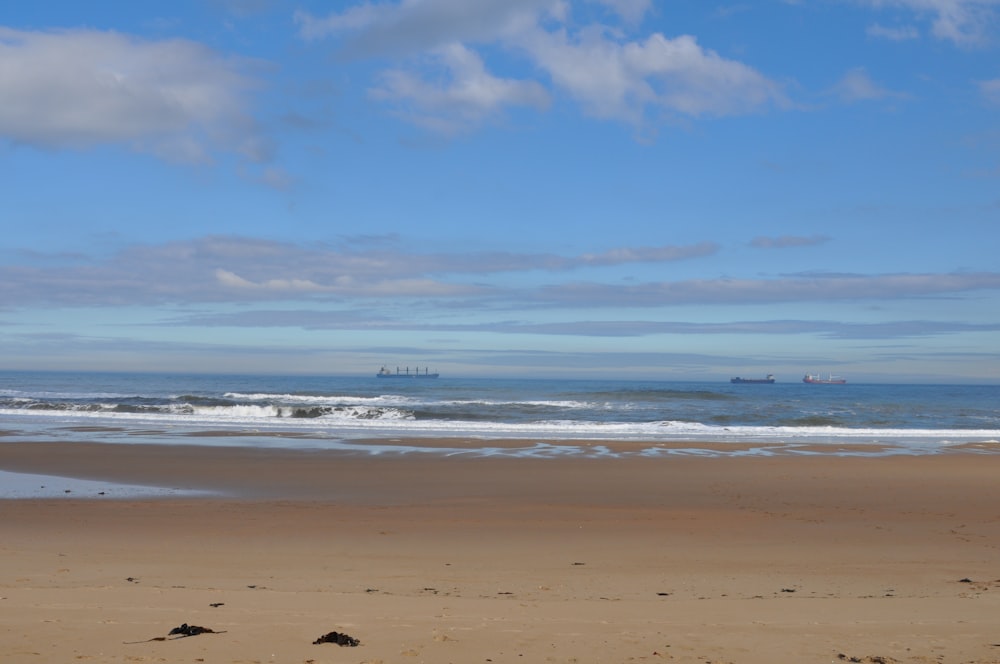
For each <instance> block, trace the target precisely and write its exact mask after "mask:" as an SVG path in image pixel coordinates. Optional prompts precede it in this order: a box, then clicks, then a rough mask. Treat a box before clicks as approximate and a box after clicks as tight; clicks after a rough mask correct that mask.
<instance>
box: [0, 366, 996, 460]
mask: <svg viewBox="0 0 1000 664" xmlns="http://www.w3.org/2000/svg"><path fill="white" fill-rule="evenodd" d="M442 438H444V439H449V440H455V441H459V440H461V445H460V446H459V445H456V446H455V447H454V448H450V447H448V446H447V445H446V446H444V447H441V446H440V445H439V444H438V445H437V446H436V447H435V449H437V450H438V451H445V452H448V451H455V450H459V449H461V450H462V451H463V453H468V451H469V449H470V444H471V447H472V448H475V449H479V450H480V451H481V452H482V453H489V454H494V453H499V452H498V450H497V449H496V448H493V447H491V446H490V445H489V444H488V441H490V440H495V439H518V440H524V441H528V442H530V443H531V445H530V447H528V448H525V449H529V450H531V451H532V453H536V454H565V453H572V450H574V449H583V448H574V447H573V446H567V445H565V444H563V445H559V442H560V441H564V442H565V441H623V440H627V441H639V442H645V443H648V445H647V446H646V447H645V452H644V453H655V452H656V443H657V442H662V443H677V442H691V443H692V444H693V445H692V449H696V448H698V445H697V444H698V443H709V442H711V443H723V444H725V443H733V444H734V443H740V444H744V445H740V448H739V449H740V450H741V453H745V451H746V445H745V444H746V443H759V444H762V445H768V446H773V445H785V446H806V445H808V446H810V448H811V449H816V448H817V447H820V448H823V446H826V449H829V450H830V452H831V453H839V452H838V450H839V449H840V447H839V446H844V445H855V446H857V445H868V444H874V445H881V446H889V447H892V448H893V449H894V450H895V451H896V452H897V453H899V452H902V453H935V452H938V451H941V450H943V449H947V448H948V447H951V446H956V445H962V446H966V447H968V446H973V447H977V449H981V450H983V451H1000V386H989V385H871V384H850V383H848V384H846V385H806V384H803V383H802V382H801V378H800V377H794V378H789V379H787V380H781V379H780V378H779V380H778V382H776V383H775V384H770V385H768V384H765V385H733V384H730V383H729V382H722V383H706V382H665V381H664V382H654V381H620V380H542V379H525V380H515V379H485V378H476V379H471V378H449V377H447V376H442V377H441V378H438V379H415V378H410V379H405V378H404V379H385V378H382V379H380V378H376V377H375V375H374V372H373V373H372V375H371V376H355V377H348V376H341V377H317V376H288V377H280V376H236V375H173V374H132V373H69V372H66V373H63V372H54V373H49V372H0V453H2V444H3V442H4V441H34V440H101V441H104V442H119V443H132V444H137V443H158V444H171V443H175V444H176V443H181V442H183V443H184V444H203V445H260V446H284V447H303V448H344V449H361V450H368V451H372V452H381V451H384V449H385V448H384V447H382V446H381V445H380V441H381V442H390V441H397V440H398V439H407V440H410V441H411V442H412V446H413V447H417V448H419V447H420V444H419V440H420V439H425V440H430V439H442ZM476 441H483V442H482V444H481V445H477V444H476ZM394 445H395V446H394V447H393V448H392V449H395V450H399V449H400V447H399V446H398V444H396V443H394ZM673 447H674V448H675V449H672V450H671V452H670V453H676V451H677V450H676V445H674V446H673ZM586 449H587V450H588V452H586V453H591V454H593V453H595V452H594V450H595V449H597V450H599V449H601V448H600V447H595V446H593V445H591V446H587V447H586ZM734 449H736V446H735V445H734Z"/></svg>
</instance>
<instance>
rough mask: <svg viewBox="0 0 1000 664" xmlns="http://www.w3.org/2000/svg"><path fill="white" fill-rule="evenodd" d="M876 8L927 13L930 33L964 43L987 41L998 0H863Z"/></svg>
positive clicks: (918, 14) (920, 16)
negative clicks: (895, 8) (896, 8)
mask: <svg viewBox="0 0 1000 664" xmlns="http://www.w3.org/2000/svg"><path fill="white" fill-rule="evenodd" d="M862 2H863V3H864V4H867V5H870V6H872V7H874V8H876V9H881V8H884V7H898V8H901V9H904V10H907V11H911V12H913V13H914V14H916V15H917V17H918V18H924V17H928V18H929V20H930V22H931V33H932V34H933V35H934V36H935V37H937V38H938V39H943V40H946V41H951V42H954V43H955V44H958V45H961V46H972V45H976V44H981V43H983V42H984V41H985V39H986V35H987V32H988V30H989V28H990V27H991V26H992V25H994V24H995V21H996V11H995V9H994V8H996V7H997V6H1000V1H998V0H862Z"/></svg>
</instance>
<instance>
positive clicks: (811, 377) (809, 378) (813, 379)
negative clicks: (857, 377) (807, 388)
mask: <svg viewBox="0 0 1000 664" xmlns="http://www.w3.org/2000/svg"><path fill="white" fill-rule="evenodd" d="M802 382H803V383H809V384H810V385H844V384H846V383H847V379H846V378H841V377H840V376H834V375H833V374H830V375H829V376H828V377H826V378H823V377H822V376H820V375H818V374H806V375H805V378H803V379H802Z"/></svg>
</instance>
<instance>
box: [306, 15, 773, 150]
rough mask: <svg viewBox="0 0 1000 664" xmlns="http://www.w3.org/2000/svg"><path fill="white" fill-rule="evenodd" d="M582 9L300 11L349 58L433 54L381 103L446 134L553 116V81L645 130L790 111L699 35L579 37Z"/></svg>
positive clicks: (602, 29)
mask: <svg viewBox="0 0 1000 664" xmlns="http://www.w3.org/2000/svg"><path fill="white" fill-rule="evenodd" d="M591 1H592V2H596V3H599V4H601V5H604V6H605V7H607V8H608V9H610V10H611V12H612V13H613V14H616V15H617V16H618V17H619V18H621V19H622V20H624V21H625V22H626V23H629V24H631V23H637V22H638V21H639V20H640V19H641V18H642V17H643V16H644V15H645V14H646V13H647V12H648V11H650V8H651V6H652V5H651V3H649V2H647V1H646V0H591ZM571 6H572V3H569V2H562V1H556V0H482V1H481V2H476V3H468V2H467V1H466V0H423V1H417V0H404V1H402V2H399V3H395V4H389V3H383V4H370V3H366V4H363V5H357V6H355V7H353V8H351V9H348V10H346V11H344V12H340V13H334V14H331V15H329V16H328V17H326V18H317V17H313V16H311V15H308V14H303V13H299V14H297V15H296V20H297V21H298V23H299V25H300V29H301V34H302V36H303V37H304V38H307V39H319V38H323V37H334V38H337V39H338V40H339V41H338V49H339V52H340V53H341V54H342V55H346V56H350V57H362V56H364V57H372V56H400V55H410V56H412V55H414V54H425V55H426V54H428V53H430V54H432V55H431V57H430V58H427V59H425V60H423V61H420V60H417V61H416V62H412V61H411V63H410V65H409V66H408V67H406V68H402V67H395V68H393V69H391V70H389V71H388V72H386V73H384V74H383V76H382V78H381V81H380V84H379V85H378V87H376V89H375V94H376V95H377V96H378V97H379V98H381V99H385V100H388V101H392V102H394V103H398V102H399V101H407V102H409V103H411V104H412V106H413V108H412V109H411V110H410V111H409V112H401V113H400V115H402V116H403V117H405V118H406V119H408V120H409V121H411V122H415V123H417V124H420V125H421V126H424V127H429V128H435V129H438V130H442V131H449V130H452V129H453V128H454V127H455V126H456V125H458V124H461V123H460V122H459V120H460V119H461V117H462V114H463V113H464V114H465V115H466V116H467V120H473V121H478V120H480V119H482V117H486V116H489V115H491V114H492V112H493V109H499V108H502V107H503V106H505V105H509V104H511V103H514V104H518V105H527V106H532V107H535V108H544V107H545V106H546V104H547V93H546V92H545V91H544V88H543V87H542V85H543V83H544V84H548V85H551V86H552V87H553V88H554V89H555V90H558V91H560V92H563V93H565V94H567V95H569V97H571V98H572V99H574V100H576V101H577V102H578V103H579V104H580V105H581V106H582V108H583V109H584V112H585V113H587V114H589V115H591V116H594V117H597V118H601V119H608V120H615V121H621V122H626V123H629V124H632V125H634V126H644V125H647V124H649V123H650V121H651V120H652V121H654V122H655V121H657V120H659V119H661V118H660V116H663V115H666V116H677V115H680V116H688V117H698V116H703V115H717V116H722V115H735V114H743V113H750V112H754V111H757V110H760V109H763V108H766V107H767V106H769V105H771V104H777V105H784V104H786V103H787V102H786V100H785V97H784V94H783V92H782V90H781V86H780V85H779V84H777V83H776V82H774V81H772V80H770V79H768V78H767V77H765V76H764V75H763V74H761V73H760V72H758V71H756V70H755V69H753V68H752V67H749V66H747V65H745V64H743V63H740V62H738V61H735V60H731V59H727V58H724V57H722V56H720V55H719V54H718V53H716V52H714V51H712V50H709V49H706V48H703V47H701V46H700V45H699V44H698V43H697V40H696V39H695V38H694V37H693V36H690V35H681V36H678V37H675V38H669V37H666V36H664V35H663V34H660V33H653V34H651V35H648V36H646V37H643V38H634V39H633V38H627V37H625V36H624V34H625V27H624V26H617V25H601V24H589V25H584V26H583V27H580V28H576V27H574V28H572V29H571V28H570V27H569V26H570V25H575V24H572V22H571V21H570V20H569V17H570V11H569V9H570V7H571ZM480 46H482V47H484V48H483V49H480V50H474V49H479V47H480ZM492 46H498V47H499V48H500V49H501V50H502V52H504V53H506V54H509V55H514V56H519V57H521V58H522V59H524V60H525V61H526V62H527V63H528V64H529V65H531V66H532V67H533V68H534V70H535V71H537V72H539V73H540V74H542V77H541V78H540V79H539V80H538V81H537V82H536V81H526V80H513V79H509V78H504V77H500V76H497V75H495V74H493V73H491V71H490V70H491V64H492V63H491V62H487V61H484V59H483V55H482V53H483V52H485V47H492ZM427 62H430V63H432V64H435V65H437V66H438V67H440V66H441V65H443V66H444V67H445V68H446V70H447V71H448V72H449V73H450V76H451V78H450V80H449V81H447V82H446V83H441V82H439V81H438V79H437V78H435V73H436V72H437V71H438V69H437V68H431V69H430V70H429V69H428V68H427V67H426V66H421V65H425V64H426V63H427ZM543 100H544V101H543ZM448 108H451V109H453V110H452V112H450V113H449V112H447V111H446V109H448ZM466 124H475V122H471V123H470V122H467V123H466Z"/></svg>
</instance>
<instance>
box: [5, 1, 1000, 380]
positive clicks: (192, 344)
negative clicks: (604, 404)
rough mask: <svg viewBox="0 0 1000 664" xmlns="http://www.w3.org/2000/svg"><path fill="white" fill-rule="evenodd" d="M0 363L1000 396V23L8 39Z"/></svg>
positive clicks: (263, 31)
mask: <svg viewBox="0 0 1000 664" xmlns="http://www.w3.org/2000/svg"><path fill="white" fill-rule="evenodd" d="M0 192H2V196H0V206H2V207H0V220H2V221H0V230H2V232H3V236H4V241H3V242H2V243H0V368H7V369H45V370H47V369H84V370H128V371H160V370H167V371H212V372H214V371H226V372H228V371H233V372H248V373H252V372H268V373H329V374H371V373H374V371H375V370H376V369H377V368H378V366H380V365H382V364H388V365H391V366H395V365H401V366H407V365H409V366H415V365H419V366H429V367H431V368H432V369H436V370H438V371H440V372H442V373H443V374H445V375H505V376H506V375H509V376H533V375H540V376H580V377H591V376H609V377H618V378H664V379H697V380H723V379H725V378H728V377H729V376H731V375H744V376H747V375H757V374H760V375H762V374H764V373H767V372H773V373H775V374H777V375H778V377H779V379H780V380H798V379H799V378H800V377H801V375H802V374H803V373H805V372H806V371H812V372H822V373H828V372H833V373H837V374H842V375H846V376H847V377H848V378H849V379H850V380H852V381H890V382H896V381H910V380H912V381H972V382H996V380H997V376H998V375H1000V0H800V1H792V0H787V1H781V0H771V1H766V0H762V1H760V2H710V1H708V2H706V1H704V0H678V1H663V2H653V1H651V0H392V1H385V2H309V1H303V2H291V1H285V0H201V1H193V0H188V1H185V0H178V1H176V2H169V3H149V2H142V3H140V2H135V3H120V2H101V1H100V0H94V1H93V2H87V3H80V2H75V1H74V2H58V1H42V2H37V3H6V5H5V6H4V8H2V9H0Z"/></svg>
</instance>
